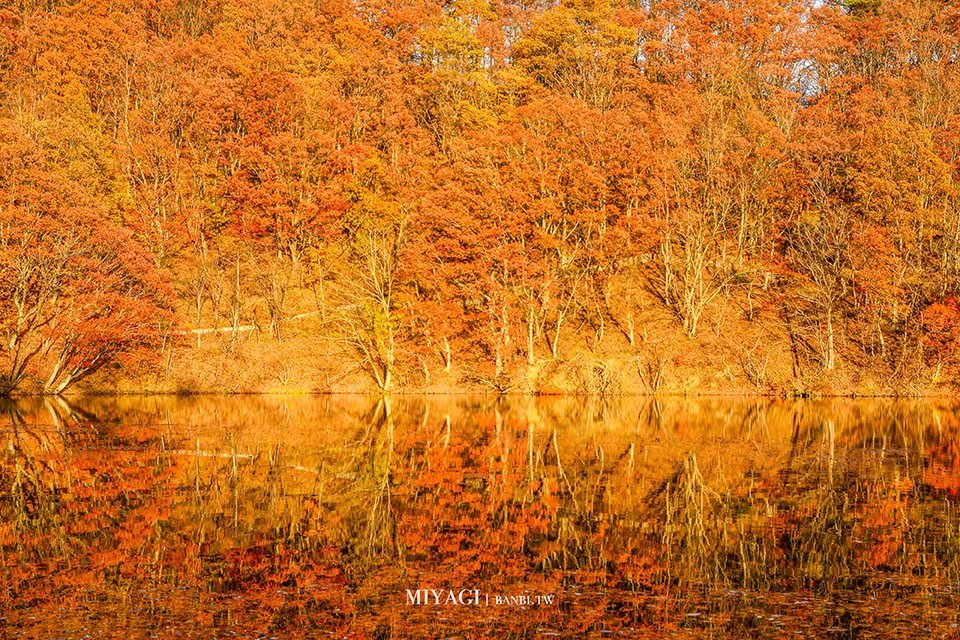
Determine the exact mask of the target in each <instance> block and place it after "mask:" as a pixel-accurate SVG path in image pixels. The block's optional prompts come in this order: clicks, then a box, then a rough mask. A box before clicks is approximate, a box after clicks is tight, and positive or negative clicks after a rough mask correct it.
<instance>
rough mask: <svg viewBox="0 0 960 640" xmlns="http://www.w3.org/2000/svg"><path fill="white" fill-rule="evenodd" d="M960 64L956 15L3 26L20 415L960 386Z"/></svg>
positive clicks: (433, 15) (199, 9)
mask: <svg viewBox="0 0 960 640" xmlns="http://www.w3.org/2000/svg"><path fill="white" fill-rule="evenodd" d="M958 56H960V7H958V6H957V5H956V4H955V3H953V2H948V1H942V0H846V2H843V3H837V2H821V1H807V0H702V1H697V0H686V1H684V0H663V1H661V0H636V2H622V1H621V0H612V1H609V2H608V1H605V0H562V1H560V2H555V1H554V0H530V1H529V2H528V1H527V0H520V1H514V0H490V1H489V2H477V1H475V0H448V1H445V2H434V1H432V0H393V1H384V0H356V1H353V2H351V1H349V0H314V1H311V2H307V1H306V0H180V1H178V0H154V1H147V2H140V1H137V2H134V1H133V0H115V1H113V2H105V1H104V0H88V1H85V2H76V3H71V2H59V1H58V0H47V1H46V2H34V1H32V0H20V1H19V2H17V1H12V2H11V1H10V0H3V1H0V140H2V142H0V333H2V338H3V339H2V344H0V365H2V373H0V391H2V392H5V393H10V392H18V391H19V392H30V391H44V392H48V393H61V392H64V391H67V390H69V389H75V388H83V387H84V386H85V385H86V386H87V388H98V389H108V388H126V389H134V388H136V389H150V390H181V391H184V390H186V391H189V390H218V389H219V390H232V391H237V390H276V389H285V390H336V389H341V388H368V389H380V390H391V389H427V390H430V389H433V390H438V389H455V388H466V387H472V388H481V387H482V388H488V389H494V390H497V391H510V390H514V391H527V392H534V393H545V392H550V391H580V392H606V393H615V392H629V391H648V392H657V391H670V390H687V391H696V390H716V389H727V390H734V389H740V390H743V389H749V390H755V391H762V392H770V391H773V392H781V393H798V392H799V393H806V392H818V391H820V392H831V391H832V392H878V393H888V392H894V393H897V392H913V391H921V390H936V389H949V388H952V385H953V384H954V382H955V381H956V380H957V378H958V375H960V367H958V353H957V351H958V349H957V347H958V339H960V328H958V326H957V318H958V313H960V308H958V305H960V302H958V298H957V296H958V294H960V210H958V193H957V182H958V180H960V73H958V66H957V61H958ZM124 381H126V382H124ZM78 383H79V384H78ZM124 385H126V386H124Z"/></svg>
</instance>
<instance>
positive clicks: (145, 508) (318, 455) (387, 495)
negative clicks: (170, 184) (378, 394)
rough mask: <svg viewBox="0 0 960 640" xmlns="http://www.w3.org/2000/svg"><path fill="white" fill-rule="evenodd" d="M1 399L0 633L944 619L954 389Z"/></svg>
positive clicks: (959, 518)
mask: <svg viewBox="0 0 960 640" xmlns="http://www.w3.org/2000/svg"><path fill="white" fill-rule="evenodd" d="M0 402H2V403H3V404H0V416H2V418H0V420H2V421H3V422H2V425H0V430H2V434H3V438H4V440H5V442H3V443H2V444H3V450H4V453H3V461H2V465H0V544H2V558H3V562H2V570H0V576H2V578H0V580H2V582H3V585H2V586H3V588H2V589H0V626H2V627H3V628H5V629H7V630H8V633H9V634H10V635H11V637H83V636H85V635H91V636H96V635H100V636H106V637H144V638H146V637H184V636H186V637H205V638H209V637H220V636H224V637H225V636H228V635H229V636H233V637H268V636H271V635H275V636H277V637H326V636H328V635H329V636H331V637H333V636H336V637H350V638H388V637H463V638H482V637H490V638H503V637H517V638H520V637H539V636H545V637H557V636H560V637H611V636H614V637H617V636H619V637H651V638H653V637H658V638H659V637H710V638H746V637H771V638H772V637H782V636H785V635H799V636H800V637H823V638H869V637H882V638H891V637H901V638H928V637H957V628H958V627H957V625H958V623H960V619H958V613H957V604H958V599H957V593H956V590H957V585H958V581H960V515H958V512H957V499H958V488H960V475H958V474H960V471H958V468H960V446H958V438H957V436H958V431H960V422H958V419H957V416H956V408H957V405H955V404H953V403H949V402H920V401H914V402H904V401H869V402H868V401H852V400H836V401H824V402H811V401H731V400H691V399H622V400H599V399H597V400H590V399H583V398H566V399H549V400H548V399H528V398H499V399H489V398H456V399H452V400H451V399H438V398H432V397H412V396H411V397H402V398H393V399H371V398H368V397H349V396H342V397H322V398H315V397H307V398H270V397H257V398H213V397H198V398H156V397H154V398H147V399H144V398H136V399H134V398H125V399H111V400H108V399H103V398H94V399H88V400H83V401H82V402H81V401H78V402H76V403H74V404H69V403H67V402H65V401H60V400H57V401H50V400H31V401H27V402H23V401H21V402H13V401H9V400H0ZM430 590H435V591H430ZM451 592H452V593H451ZM451 599H452V600H451Z"/></svg>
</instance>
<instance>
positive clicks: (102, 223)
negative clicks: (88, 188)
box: [0, 122, 173, 394]
mask: <svg viewBox="0 0 960 640" xmlns="http://www.w3.org/2000/svg"><path fill="white" fill-rule="evenodd" d="M0 140H2V149H3V151H2V154H3V157H2V162H0V272H2V273H3V275H4V278H3V284H2V285H0V286H2V288H3V291H2V296H0V300H2V302H0V304H2V313H0V332H2V334H3V338H4V339H3V345H2V351H0V353H2V356H3V359H4V361H5V362H4V372H3V381H2V386H0V391H2V392H3V393H10V392H12V391H15V390H17V389H19V388H21V387H22V386H23V384H24V383H25V381H26V379H27V377H28V376H33V377H34V378H36V379H37V383H38V386H39V388H40V389H41V390H42V391H44V392H45V393H55V394H60V393H63V392H64V391H65V390H67V389H68V388H69V387H70V386H72V385H73V384H75V383H76V382H77V381H79V380H81V379H83V378H85V377H88V376H90V375H91V374H93V373H95V372H96V371H98V370H100V369H102V368H103V367H105V366H108V365H111V364H121V365H122V364H127V363H131V362H138V361H145V362H149V361H151V360H152V359H154V358H156V350H155V348H156V346H158V343H159V339H160V336H161V334H162V333H163V331H164V330H165V329H166V328H167V327H168V326H169V325H170V324H171V323H172V322H173V316H172V314H171V312H170V307H171V299H170V298H171V291H170V288H169V285H168V283H167V275H166V274H165V273H164V272H161V271H159V270H157V269H156V268H155V267H154V266H153V263H152V260H151V257H150V255H149V254H148V253H147V252H146V251H144V249H143V248H142V247H141V246H140V245H138V244H137V243H136V242H135V241H134V240H133V239H132V234H131V233H130V231H128V230H126V229H123V228H122V227H119V226H118V225H116V224H113V223H111V222H109V221H108V220H107V219H106V218H105V217H104V215H103V212H102V210H98V208H97V207H96V205H95V204H93V203H91V202H89V200H87V199H86V198H85V197H84V195H83V194H82V192H81V191H80V189H78V188H77V185H75V184H73V183H71V182H69V181H66V180H64V179H62V178H61V177H60V176H58V175H57V174H56V173H54V172H51V171H50V170H48V169H47V167H45V166H44V161H43V157H42V154H41V152H40V150H38V149H37V148H36V146H35V145H34V144H33V143H32V142H31V141H30V140H29V139H27V138H26V137H25V136H24V135H23V134H22V133H21V132H19V131H17V129H16V126H15V125H13V124H12V123H9V122H4V123H2V128H0ZM165 325H166V326H165Z"/></svg>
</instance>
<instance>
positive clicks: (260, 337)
mask: <svg viewBox="0 0 960 640" xmlns="http://www.w3.org/2000/svg"><path fill="white" fill-rule="evenodd" d="M639 320H640V322H638V324H637V330H636V331H635V336H634V340H633V343H632V344H631V342H630V340H629V339H628V334H627V333H626V332H624V331H622V330H620V329H619V328H618V327H616V326H608V327H606V328H605V330H604V331H602V332H599V333H598V332H597V330H596V328H595V327H583V326H580V327H577V326H571V327H570V328H568V329H566V330H565V332H564V333H563V334H562V335H561V340H560V345H561V346H560V348H558V352H557V357H555V358H554V357H553V356H552V354H551V352H550V349H549V343H548V341H547V340H546V339H542V340H541V341H538V343H537V344H536V346H535V352H534V354H535V357H534V358H533V362H532V363H530V362H529V360H528V358H526V357H525V354H524V353H523V352H522V350H520V349H518V352H517V357H516V358H515V359H514V361H513V363H512V366H510V367H506V368H505V371H504V373H502V374H501V375H500V376H499V377H498V378H496V379H490V377H489V375H488V376H487V377H484V376H483V375H482V374H481V373H479V372H480V371H482V370H484V363H483V359H482V358H478V357H474V358H472V359H471V357H470V354H466V353H457V351H456V350H455V349H454V354H453V357H452V358H451V362H450V366H449V368H446V367H445V366H444V364H445V363H444V359H443V357H442V355H441V354H440V353H439V352H436V353H426V354H424V353H423V352H421V353H420V355H413V356H410V355H406V356H403V355H401V356H398V358H397V364H396V367H395V373H394V384H393V385H392V388H391V391H392V392H395V393H426V394H444V393H519V394H531V395H554V394H608V395H629V394H671V395H713V394H724V395H727V394H732V395H771V396H786V397H789V396H851V395H853V396H930V395H951V394H953V393H955V392H956V391H957V386H956V385H955V384H954V383H953V382H952V381H949V380H941V379H940V372H939V369H938V368H936V367H930V366H925V365H924V364H923V363H922V362H920V361H919V360H918V359H916V358H913V359H910V360H906V359H902V360H901V361H900V363H899V364H897V363H894V364H891V363H890V361H889V360H887V361H885V362H884V361H882V360H881V359H880V358H876V359H874V360H873V361H870V360H869V359H867V358H864V356H863V355H862V351H860V350H857V349H854V348H853V347H852V346H851V345H850V342H852V341H850V340H847V339H846V338H845V337H844V336H843V335H840V336H839V339H838V341H837V345H838V357H837V359H836V364H835V367H834V369H833V370H830V371H827V370H825V369H824V368H823V367H822V366H821V365H820V363H819V362H817V361H816V358H815V355H813V356H811V349H810V348H809V345H808V347H807V348H804V349H798V346H797V340H796V339H793V340H791V337H790V335H789V333H788V332H787V331H786V330H784V329H783V328H782V327H777V326H776V325H775V324H774V323H771V322H766V323H762V322H759V323H758V322H746V321H743V320H740V319H738V317H737V314H735V313H728V314H726V317H721V316H720V315H719V314H718V316H717V317H716V318H715V321H714V322H713V324H712V325H708V326H707V328H706V329H705V330H703V331H701V332H700V334H699V335H698V336H697V337H696V338H690V337H688V336H686V335H685V334H684V333H683V332H682V330H681V329H680V327H679V326H678V325H677V323H676V322H675V321H673V320H672V319H671V318H670V316H669V315H668V314H666V313H665V312H658V311H655V310H651V311H648V313H647V315H646V316H644V317H642V318H639ZM571 324H572V323H571ZM523 346H525V345H523ZM857 353H859V354H860V355H859V356H857V355H856V354H857ZM363 364H364V363H363V362H362V360H361V359H360V358H359V357H357V355H356V354H354V353H352V352H351V351H350V350H349V349H347V348H345V346H344V345H343V344H342V343H340V342H337V341H335V340H331V339H329V338H326V337H324V335H323V331H322V328H321V327H320V326H319V325H318V323H315V320H314V319H313V318H310V317H307V318H305V319H304V321H302V322H299V323H291V324H290V326H289V328H288V331H287V335H285V336H284V339H283V340H280V341H278V340H276V339H275V338H274V337H273V336H272V335H270V334H268V333H267V332H265V331H254V332H250V331H247V332H241V333H240V334H238V336H237V337H236V339H234V338H232V337H231V334H230V333H229V332H220V333H217V334H203V335H201V336H200V339H199V340H197V339H196V337H195V334H194V335H190V334H187V335H185V336H183V337H182V338H181V339H180V340H178V341H176V342H175V343H172V344H168V346H167V347H166V350H165V353H164V357H163V359H162V360H161V364H160V365H159V366H158V367H154V368H152V369H125V368H122V367H120V366H116V367H114V368H112V369H109V370H103V371H101V372H100V373H99V374H98V375H96V376H94V377H92V378H90V379H89V380H87V381H85V382H84V384H81V385H78V387H77V389H76V391H77V392H81V393H108V394H112V393H164V394H166V393H177V394H185V393H284V394H309V393H368V392H378V387H377V385H376V384H375V382H374V379H373V376H371V375H369V374H368V373H367V371H366V370H365V368H364V366H363Z"/></svg>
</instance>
